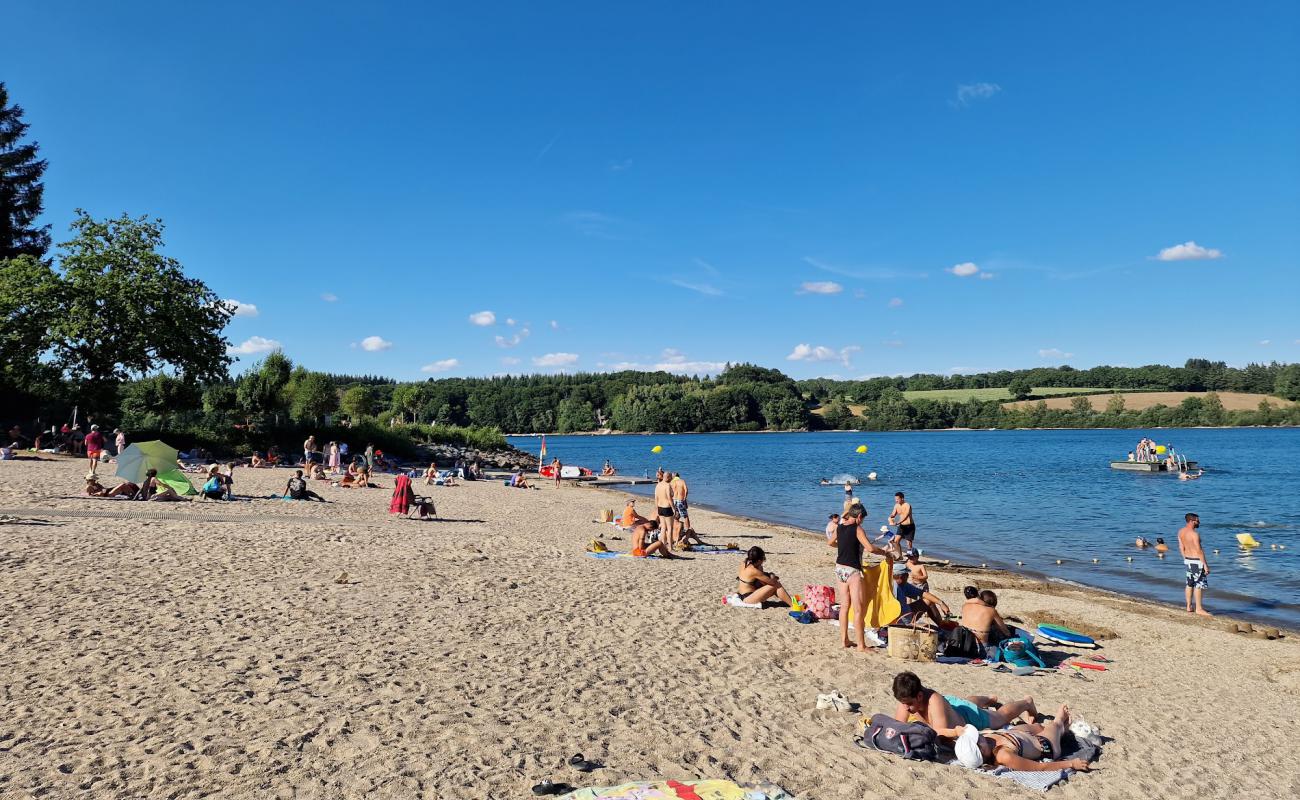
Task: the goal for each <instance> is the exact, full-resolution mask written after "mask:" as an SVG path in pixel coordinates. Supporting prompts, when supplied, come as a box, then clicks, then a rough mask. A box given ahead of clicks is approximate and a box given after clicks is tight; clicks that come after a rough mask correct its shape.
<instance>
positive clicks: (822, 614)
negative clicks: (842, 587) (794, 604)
mask: <svg viewBox="0 0 1300 800" xmlns="http://www.w3.org/2000/svg"><path fill="white" fill-rule="evenodd" d="M803 604H804V608H806V609H808V610H809V611H811V612H812V613H813V614H815V615H816V616H817V619H835V612H834V611H833V610H831V606H833V605H835V590H834V589H832V588H831V587H829V586H805V587H803Z"/></svg>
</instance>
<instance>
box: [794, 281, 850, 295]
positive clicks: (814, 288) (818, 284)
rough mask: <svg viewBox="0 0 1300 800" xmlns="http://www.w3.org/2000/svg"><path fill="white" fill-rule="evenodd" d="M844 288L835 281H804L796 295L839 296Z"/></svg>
mask: <svg viewBox="0 0 1300 800" xmlns="http://www.w3.org/2000/svg"><path fill="white" fill-rule="evenodd" d="M842 291H844V287H843V286H841V285H839V284H838V283H836V282H835V281H804V282H803V284H802V285H800V287H799V291H798V292H797V294H839V293H840V292H842Z"/></svg>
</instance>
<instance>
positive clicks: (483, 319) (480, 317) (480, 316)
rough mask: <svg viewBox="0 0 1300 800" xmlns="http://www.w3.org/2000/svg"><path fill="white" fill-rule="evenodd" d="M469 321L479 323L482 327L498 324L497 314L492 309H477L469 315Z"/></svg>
mask: <svg viewBox="0 0 1300 800" xmlns="http://www.w3.org/2000/svg"><path fill="white" fill-rule="evenodd" d="M469 321H470V322H472V323H474V324H475V325H478V326H479V327H480V328H486V327H487V326H489V325H494V324H496V321H497V315H496V314H493V313H492V312H491V311H475V312H474V313H473V314H470V315H469Z"/></svg>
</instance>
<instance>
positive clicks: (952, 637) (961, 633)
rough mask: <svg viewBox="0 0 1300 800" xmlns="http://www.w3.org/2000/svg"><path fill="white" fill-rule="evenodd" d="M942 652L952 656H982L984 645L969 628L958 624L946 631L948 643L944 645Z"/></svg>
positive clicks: (983, 654)
mask: <svg viewBox="0 0 1300 800" xmlns="http://www.w3.org/2000/svg"><path fill="white" fill-rule="evenodd" d="M943 654H944V655H945V656H951V657H953V658H984V656H985V652H984V645H982V644H980V640H979V639H976V638H975V634H974V633H973V632H972V631H971V629H970V628H967V627H966V626H964V625H958V626H957V627H955V628H953V629H952V630H951V631H949V632H948V643H947V644H946V645H944V648H943Z"/></svg>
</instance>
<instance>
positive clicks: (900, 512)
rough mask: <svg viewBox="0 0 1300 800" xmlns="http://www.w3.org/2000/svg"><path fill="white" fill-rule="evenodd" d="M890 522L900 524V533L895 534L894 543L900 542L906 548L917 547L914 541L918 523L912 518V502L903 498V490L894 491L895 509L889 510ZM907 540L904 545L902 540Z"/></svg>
mask: <svg viewBox="0 0 1300 800" xmlns="http://www.w3.org/2000/svg"><path fill="white" fill-rule="evenodd" d="M889 524H890V525H897V526H898V533H896V534H894V543H896V544H899V546H901V547H903V549H904V550H912V549H913V548H915V547H916V545H915V544H913V541H914V540H915V539H916V523H915V522H914V521H913V520H912V504H911V503H909V502H907V501H906V500H904V499H903V493H902V492H894V510H893V511H891V512H889ZM903 541H905V542H907V544H906V545H902V542H903Z"/></svg>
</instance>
